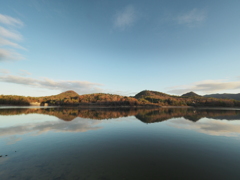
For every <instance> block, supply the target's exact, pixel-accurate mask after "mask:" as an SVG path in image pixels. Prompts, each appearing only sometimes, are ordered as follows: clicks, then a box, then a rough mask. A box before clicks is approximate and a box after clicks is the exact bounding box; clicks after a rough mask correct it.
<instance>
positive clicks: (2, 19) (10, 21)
mask: <svg viewBox="0 0 240 180" xmlns="http://www.w3.org/2000/svg"><path fill="white" fill-rule="evenodd" d="M0 23H2V24H6V25H10V26H23V22H22V21H20V20H19V19H15V18H12V17H10V16H7V15H3V14H0Z"/></svg>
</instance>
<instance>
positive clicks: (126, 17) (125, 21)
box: [114, 6, 136, 30]
mask: <svg viewBox="0 0 240 180" xmlns="http://www.w3.org/2000/svg"><path fill="white" fill-rule="evenodd" d="M135 21H136V10H135V9H134V7H133V6H127V7H125V8H124V9H123V10H122V11H120V12H118V13H117V14H116V16H115V19H114V26H115V27H116V28H118V29H120V30H124V29H125V28H126V27H129V26H131V25H133V23H134V22H135Z"/></svg>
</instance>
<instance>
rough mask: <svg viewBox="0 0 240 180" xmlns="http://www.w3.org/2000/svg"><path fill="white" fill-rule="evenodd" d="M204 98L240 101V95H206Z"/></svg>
mask: <svg viewBox="0 0 240 180" xmlns="http://www.w3.org/2000/svg"><path fill="white" fill-rule="evenodd" d="M204 97H213V98H218V99H235V100H238V101H240V93H238V94H226V93H224V94H208V95H205V96H204Z"/></svg>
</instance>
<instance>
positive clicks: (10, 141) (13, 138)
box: [7, 135, 22, 145]
mask: <svg viewBox="0 0 240 180" xmlns="http://www.w3.org/2000/svg"><path fill="white" fill-rule="evenodd" d="M20 140H22V138H20V137H17V136H15V135H13V136H10V137H8V138H7V144H8V145H9V144H15V143H16V142H17V141H20Z"/></svg>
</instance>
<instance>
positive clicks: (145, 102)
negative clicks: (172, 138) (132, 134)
mask: <svg viewBox="0 0 240 180" xmlns="http://www.w3.org/2000/svg"><path fill="white" fill-rule="evenodd" d="M0 105H42V106H43V105H47V106H49V105H54V106H66V105H71V106H109V107H112V106H124V107H126V106H134V107H135V106H136V107H137V106H150V107H156V106H158V107H160V106H195V107H240V101H236V100H231V99H217V98H212V97H203V96H200V95H198V94H196V93H194V92H189V93H186V94H183V95H182V96H173V95H169V94H165V93H161V92H157V91H150V90H145V91H141V92H139V93H137V94H136V95H135V96H134V97H128V96H120V95H116V94H106V93H94V94H85V95H79V94H77V93H76V92H74V91H66V92H63V93H60V94H58V95H53V96H44V97H29V96H28V97H25V96H13V95H0Z"/></svg>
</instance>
